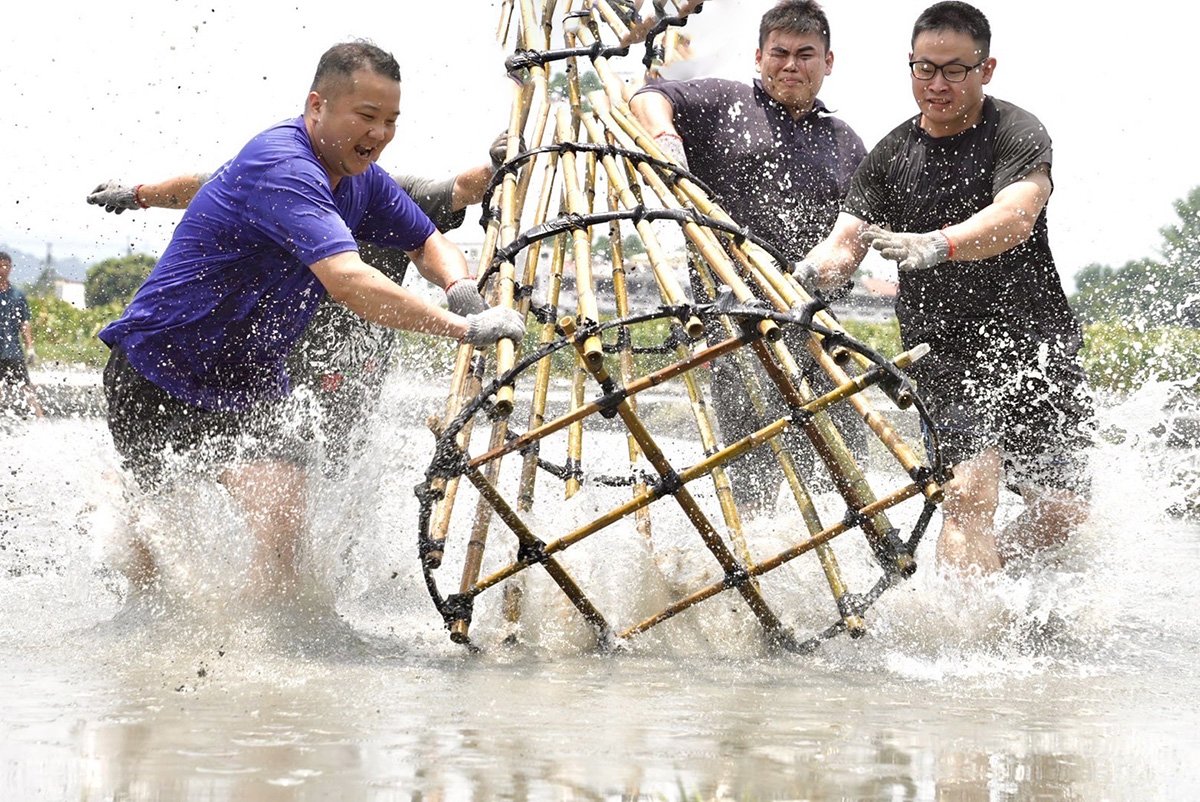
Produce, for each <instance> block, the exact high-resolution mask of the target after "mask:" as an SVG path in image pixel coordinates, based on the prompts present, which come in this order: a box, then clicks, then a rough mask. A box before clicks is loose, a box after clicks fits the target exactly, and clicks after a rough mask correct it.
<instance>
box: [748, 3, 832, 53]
mask: <svg viewBox="0 0 1200 802" xmlns="http://www.w3.org/2000/svg"><path fill="white" fill-rule="evenodd" d="M772 31H786V32H787V33H815V34H819V35H820V37H821V41H822V42H824V43H825V50H826V52H828V51H829V20H828V19H826V18H825V12H824V11H823V10H822V9H821V6H820V5H819V4H818V3H816V2H815V0H780V2H778V3H776V4H775V6H774V7H773V8H771V9H769V10H768V11H767V13H766V14H763V15H762V20H761V21H760V22H759V23H758V48H759V50H761V49H762V48H763V45H765V44H766V43H767V36H769V35H770V34H771V32H772Z"/></svg>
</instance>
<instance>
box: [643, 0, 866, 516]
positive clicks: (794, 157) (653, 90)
mask: <svg viewBox="0 0 1200 802" xmlns="http://www.w3.org/2000/svg"><path fill="white" fill-rule="evenodd" d="M758 45H759V46H758V50H757V51H756V53H755V63H756V65H757V67H758V71H759V74H760V75H761V80H756V81H755V82H754V83H753V84H746V83H742V82H740V81H729V80H724V79H719V78H703V79H695V80H688V81H663V82H655V83H649V84H647V85H646V86H645V87H643V88H642V89H641V90H640V91H639V92H638V93H637V94H635V95H634V97H633V99H632V100H631V101H630V104H629V105H630V109H631V110H632V111H633V113H634V115H635V116H636V117H637V118H638V120H639V121H640V122H641V123H642V125H643V126H644V127H645V128H646V129H647V131H648V132H649V133H650V135H651V136H653V137H654V139H655V142H656V143H657V144H658V146H659V147H660V148H661V149H662V150H663V151H664V152H666V153H667V154H669V155H670V156H671V157H672V158H673V159H674V161H675V162H676V163H678V164H680V165H681V166H683V167H685V168H687V169H689V170H690V171H691V172H692V173H693V174H694V175H695V176H696V177H697V178H699V179H700V180H702V181H704V182H705V183H706V184H707V185H708V186H709V187H711V188H712V191H713V193H714V200H715V201H716V202H717V203H718V204H720V206H721V207H722V208H723V209H724V210H725V211H726V212H727V213H728V214H729V215H730V216H731V217H732V218H733V219H734V220H736V221H737V222H738V224H739V225H742V226H745V227H747V228H749V229H750V230H751V231H753V232H754V233H756V234H758V235H759V236H761V237H763V238H764V239H766V240H767V241H768V242H770V243H771V244H772V245H774V246H775V248H777V249H778V250H779V251H780V252H781V253H782V254H783V255H784V257H785V258H787V259H789V260H791V261H795V260H798V259H799V258H800V257H801V256H803V255H804V254H805V253H806V252H807V251H808V249H809V248H811V247H812V246H813V245H816V244H817V243H818V242H819V241H820V240H821V239H822V238H823V237H824V236H825V235H826V234H828V233H829V230H830V229H831V228H832V227H833V222H834V220H835V219H836V218H837V214H838V209H839V207H840V205H841V202H842V198H843V197H844V196H845V194H846V188H847V187H848V186H849V185H850V176H851V175H853V173H854V169H855V168H856V167H857V166H858V163H859V162H861V161H862V159H863V156H865V155H866V149H865V148H864V147H863V143H862V139H861V138H859V136H858V134H856V133H854V131H853V130H852V129H851V128H850V126H849V125H847V124H846V123H845V122H843V121H842V120H840V119H838V118H837V117H834V116H833V115H832V114H831V113H830V111H829V109H828V108H826V107H825V104H824V103H822V102H821V100H820V99H819V98H818V97H817V94H818V93H819V92H820V91H821V86H822V85H823V83H824V81H825V77H826V76H827V75H829V73H830V72H831V71H832V69H833V51H832V50H830V38H829V21H828V19H826V17H825V12H824V11H822V10H821V7H820V6H819V5H818V4H817V3H815V2H812V0H783V1H782V2H780V3H778V4H776V5H775V7H773V8H771V9H769V10H768V11H767V12H766V13H765V14H764V15H763V17H762V20H761V22H760V24H759V42H758ZM695 279H696V275H695V271H693V285H694V286H693V291H694V292H695V293H696V295H697V297H698V298H703V294H704V290H703V287H701V286H699V285H698V282H697V281H696V280H695ZM709 336H710V339H718V338H722V337H723V335H722V333H721V332H719V331H713V332H710V335H709ZM804 336H805V335H804V334H803V332H795V333H789V335H788V337H787V343H788V345H789V348H790V350H791V351H792V353H793V354H794V355H795V356H796V357H797V360H798V361H799V363H800V365H801V368H802V369H803V370H804V373H805V377H806V378H807V380H808V381H809V382H810V384H813V385H814V386H815V387H816V389H817V391H818V392H822V391H824V390H826V389H829V388H830V387H831V384H830V383H829V382H828V379H827V378H826V377H825V375H824V373H823V372H822V371H821V370H820V369H819V368H818V367H817V366H816V365H815V363H813V362H812V359H811V358H810V357H809V356H808V355H807V354H806V353H805V351H804V342H803V337H804ZM755 372H756V373H758V374H759V378H758V380H757V381H758V383H759V384H760V385H763V384H764V383H765V381H766V380H765V377H764V376H763V374H762V372H761V371H760V370H757V371H755ZM712 394H713V402H714V403H713V406H714V409H715V410H716V414H717V420H718V423H719V424H720V429H721V435H722V437H723V438H724V439H725V441H726V442H732V441H734V440H737V439H739V438H741V437H744V436H745V435H748V434H750V433H751V432H753V431H755V430H756V429H759V428H761V427H763V426H765V425H767V423H769V422H770V421H773V420H775V419H777V418H780V417H783V416H784V415H786V414H788V411H787V409H786V407H785V406H784V405H783V403H782V402H780V401H779V400H778V399H777V394H776V393H774V392H773V391H772V390H770V388H769V386H768V387H767V392H764V393H763V398H764V401H766V403H767V408H766V410H765V411H764V414H762V415H759V414H757V413H756V412H755V410H754V408H753V406H752V405H751V402H750V398H749V397H748V395H747V392H746V390H745V379H744V378H743V376H742V375H741V374H740V373H739V371H738V369H737V366H736V363H735V362H734V361H732V360H731V358H729V357H725V358H722V359H718V360H715V361H714V363H713V381H712ZM832 414H833V416H834V419H835V421H836V422H837V424H838V428H839V429H840V430H841V431H842V433H843V435H844V437H845V439H846V441H847V443H848V444H850V445H851V446H852V448H854V449H855V450H856V451H863V450H864V449H865V433H864V431H863V424H862V421H861V420H859V419H858V418H857V416H856V414H855V413H854V410H853V409H852V408H851V407H850V406H849V405H846V404H843V405H839V406H837V407H834V409H833V411H832ZM783 439H784V442H785V445H786V447H787V449H788V451H789V452H790V453H792V455H793V456H794V457H795V458H796V460H797V463H798V465H799V466H800V468H801V470H802V471H803V472H804V473H805V474H806V475H809V476H813V477H815V476H816V474H814V472H813V469H814V468H816V466H817V464H818V460H816V459H815V454H814V452H813V449H812V446H811V445H810V444H809V443H808V441H807V440H806V439H805V438H804V437H803V435H801V434H800V433H799V432H797V431H795V430H788V431H787V432H785V433H784V435H783ZM775 463H776V458H775V456H774V454H773V453H772V452H771V450H770V449H769V448H765V447H763V448H759V449H757V450H755V451H752V452H750V453H749V454H747V455H746V456H745V457H743V458H742V459H741V460H739V461H738V462H736V463H734V464H733V465H731V466H730V467H729V473H730V476H731V477H732V479H733V482H732V484H733V489H734V495H735V497H736V498H737V500H738V502H739V507H741V508H742V510H743V511H744V512H753V511H769V510H770V509H771V507H772V506H773V504H774V500H775V495H776V493H777V492H778V489H779V483H780V480H781V479H782V474H781V473H780V471H779V469H778V467H777V465H776V464H775Z"/></svg>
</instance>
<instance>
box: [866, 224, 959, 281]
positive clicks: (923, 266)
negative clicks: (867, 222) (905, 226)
mask: <svg viewBox="0 0 1200 802" xmlns="http://www.w3.org/2000/svg"><path fill="white" fill-rule="evenodd" d="M862 240H863V242H865V243H866V244H867V245H870V246H871V247H872V248H874V249H875V250H877V251H879V253H880V255H882V256H883V258H884V259H890V260H892V261H893V262H895V263H896V266H897V267H898V268H899V269H900V270H903V271H908V270H928V269H929V268H931V267H936V266H937V265H940V264H941V263H942V262H945V261H946V260H947V259H949V258H950V238H949V237H947V236H946V235H945V234H944V233H942V232H941V231H930V232H929V233H928V234H907V233H903V232H899V233H897V232H894V231H888V230H887V229H885V228H880V227H879V226H876V225H871V226H867V228H866V229H865V230H864V231H863V233H862Z"/></svg>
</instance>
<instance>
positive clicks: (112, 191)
mask: <svg viewBox="0 0 1200 802" xmlns="http://www.w3.org/2000/svg"><path fill="white" fill-rule="evenodd" d="M87 202H88V203H90V204H92V205H93V206H103V207H104V211H106V212H112V213H113V214H120V213H121V212H123V211H125V210H126V209H137V208H138V207H139V205H140V204H139V203H138V200H137V187H127V186H125V185H124V184H122V183H120V182H119V181H105V182H104V183H103V184H101V185H100V186H98V187H96V188H95V189H93V190H92V193H91V194H90V195H88V196H87Z"/></svg>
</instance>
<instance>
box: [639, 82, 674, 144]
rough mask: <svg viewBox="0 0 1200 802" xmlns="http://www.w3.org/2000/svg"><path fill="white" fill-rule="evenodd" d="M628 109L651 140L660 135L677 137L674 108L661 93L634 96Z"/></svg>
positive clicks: (643, 93)
mask: <svg viewBox="0 0 1200 802" xmlns="http://www.w3.org/2000/svg"><path fill="white" fill-rule="evenodd" d="M629 109H630V111H632V112H633V116H634V117H636V118H637V121H638V122H639V123H641V124H642V127H643V128H645V129H646V133H648V134H650V138H651V139H653V138H655V137H658V136H659V135H660V134H674V135H675V136H679V131H677V130H675V107H674V106H672V105H671V101H669V100H667V96H666V95H664V94H663V93H661V92H641V93H640V94H637V95H634V97H633V99H632V100H630V101H629Z"/></svg>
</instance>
